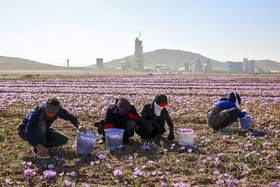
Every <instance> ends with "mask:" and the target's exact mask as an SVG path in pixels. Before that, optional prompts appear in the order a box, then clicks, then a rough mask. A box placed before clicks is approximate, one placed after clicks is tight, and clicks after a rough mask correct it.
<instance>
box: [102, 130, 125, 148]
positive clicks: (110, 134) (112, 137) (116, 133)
mask: <svg viewBox="0 0 280 187" xmlns="http://www.w3.org/2000/svg"><path fill="white" fill-rule="evenodd" d="M104 131H105V137H106V147H107V149H109V150H111V151H115V150H116V149H117V148H118V147H119V146H120V145H122V143H123V134H124V130H123V129H117V128H113V129H105V130H104Z"/></svg>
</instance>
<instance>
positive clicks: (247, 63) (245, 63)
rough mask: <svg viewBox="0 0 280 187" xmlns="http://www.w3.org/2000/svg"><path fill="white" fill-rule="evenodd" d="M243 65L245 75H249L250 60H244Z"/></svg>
mask: <svg viewBox="0 0 280 187" xmlns="http://www.w3.org/2000/svg"><path fill="white" fill-rule="evenodd" d="M243 65H244V73H249V72H250V71H249V69H250V66H249V60H248V58H244V59H243Z"/></svg>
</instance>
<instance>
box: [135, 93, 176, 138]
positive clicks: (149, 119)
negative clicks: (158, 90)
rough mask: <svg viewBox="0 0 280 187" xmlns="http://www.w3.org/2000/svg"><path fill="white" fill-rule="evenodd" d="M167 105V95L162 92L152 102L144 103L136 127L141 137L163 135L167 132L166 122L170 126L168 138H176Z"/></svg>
mask: <svg viewBox="0 0 280 187" xmlns="http://www.w3.org/2000/svg"><path fill="white" fill-rule="evenodd" d="M166 105H167V97H166V95H163V94H160V95H157V96H156V97H155V99H154V100H153V102H152V103H146V104H144V106H143V108H142V110H141V111H140V118H139V125H138V126H137V127H136V129H135V131H136V133H137V134H138V135H139V136H141V138H150V137H154V136H157V135H162V134H164V133H165V132H166V129H165V128H164V125H165V122H167V124H168V126H169V135H168V139H169V140H171V141H172V140H173V139H174V131H173V123H172V121H171V119H170V117H169V114H168V111H167V110H166V108H165V106H166Z"/></svg>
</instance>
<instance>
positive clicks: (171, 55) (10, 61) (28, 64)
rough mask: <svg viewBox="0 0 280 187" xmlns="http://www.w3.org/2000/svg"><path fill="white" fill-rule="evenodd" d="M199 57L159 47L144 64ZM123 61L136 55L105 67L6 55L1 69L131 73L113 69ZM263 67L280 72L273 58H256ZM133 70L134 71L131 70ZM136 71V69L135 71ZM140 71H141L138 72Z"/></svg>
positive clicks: (219, 65)
mask: <svg viewBox="0 0 280 187" xmlns="http://www.w3.org/2000/svg"><path fill="white" fill-rule="evenodd" d="M197 58H200V59H201V60H202V61H205V60H206V59H207V57H205V56H202V55H200V54H197V53H192V52H187V51H182V50H174V49H158V50H155V51H151V52H146V53H144V65H145V68H152V67H155V65H157V64H160V65H167V66H170V67H177V66H179V65H181V64H183V63H184V62H186V61H188V62H190V63H192V62H194V61H195V60H196V59H197ZM122 61H128V62H133V61H134V56H133V55H131V56H127V57H124V58H120V59H115V60H112V61H110V62H105V63H104V66H105V69H104V68H103V69H98V68H96V64H93V65H90V66H87V67H70V68H67V67H62V66H54V65H50V64H45V63H41V62H36V61H32V60H28V59H22V58H15V57H5V56H0V70H2V71H16V70H19V71H21V72H22V71H35V72H36V70H41V71H46V72H47V73H48V72H51V71H52V70H56V71H65V72H67V71H69V70H71V71H73V72H74V71H79V72H80V73H83V72H89V73H94V74H108V73H129V72H127V71H124V70H120V69H113V68H115V67H118V66H120V65H121V62H122ZM212 65H213V70H219V69H221V68H222V67H224V66H225V63H224V62H220V61H216V60H214V59H212ZM192 67H193V66H190V68H189V70H192ZM258 67H259V68H261V69H262V70H265V71H272V72H275V71H278V72H280V63H279V62H276V61H271V60H256V68H258ZM131 72H132V71H131ZM133 72H134V71H133ZM138 73H139V72H138Z"/></svg>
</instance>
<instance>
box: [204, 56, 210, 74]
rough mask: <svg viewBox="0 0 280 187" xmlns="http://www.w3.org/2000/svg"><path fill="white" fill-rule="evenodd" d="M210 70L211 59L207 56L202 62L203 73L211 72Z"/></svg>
mask: <svg viewBox="0 0 280 187" xmlns="http://www.w3.org/2000/svg"><path fill="white" fill-rule="evenodd" d="M211 72H212V63H211V59H210V58H207V59H206V62H205V64H204V73H211Z"/></svg>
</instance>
